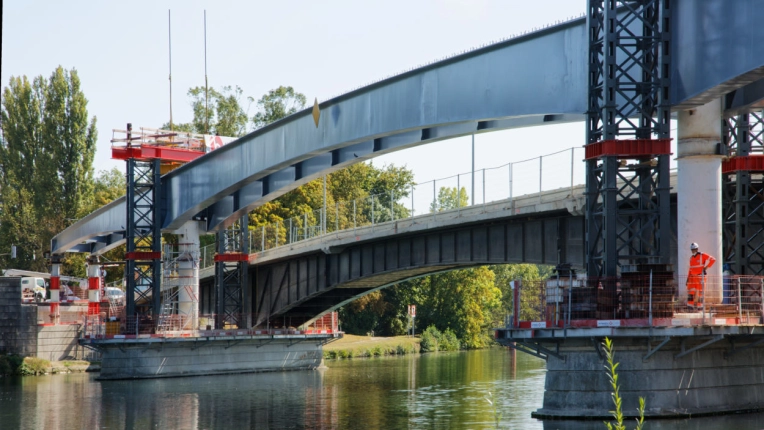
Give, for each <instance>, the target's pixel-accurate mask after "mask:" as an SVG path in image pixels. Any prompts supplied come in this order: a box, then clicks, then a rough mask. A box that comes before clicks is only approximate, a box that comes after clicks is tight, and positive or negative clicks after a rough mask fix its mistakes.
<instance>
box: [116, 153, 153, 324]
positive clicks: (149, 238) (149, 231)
mask: <svg viewBox="0 0 764 430" xmlns="http://www.w3.org/2000/svg"><path fill="white" fill-rule="evenodd" d="M160 185H161V176H160V171H159V160H158V159H157V160H150V161H137V160H135V159H128V160H127V226H126V227H127V229H126V230H127V252H126V253H125V260H126V263H127V264H126V265H125V272H126V273H125V279H126V284H127V288H126V289H127V302H126V309H125V313H126V316H127V317H128V319H132V320H133V321H138V320H139V319H143V318H148V317H150V318H151V324H152V325H156V323H157V318H156V316H157V315H158V314H159V310H160V299H161V297H160V296H161V294H160V284H161V276H162V262H161V256H162V250H161V246H162V243H161V239H162V236H161V230H160V227H161V226H160V223H159V216H158V215H159V214H158V213H157V212H158V210H159V202H158V201H157V199H158V197H159V195H160V193H159V188H160ZM143 324H145V321H144V322H139V325H143ZM127 330H128V332H133V331H136V330H137V328H135V327H128V328H127Z"/></svg>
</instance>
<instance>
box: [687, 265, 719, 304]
mask: <svg viewBox="0 0 764 430" xmlns="http://www.w3.org/2000/svg"><path fill="white" fill-rule="evenodd" d="M714 263H716V259H714V257H712V256H710V255H708V254H704V253H702V252H698V253H697V254H695V255H693V256H691V257H690V272H689V273H688V274H687V304H688V305H692V306H696V305H700V304H701V303H702V301H703V300H702V294H703V281H704V280H703V278H702V277H703V275H705V271H706V269H708V268H709V267H711V266H713V265H714Z"/></svg>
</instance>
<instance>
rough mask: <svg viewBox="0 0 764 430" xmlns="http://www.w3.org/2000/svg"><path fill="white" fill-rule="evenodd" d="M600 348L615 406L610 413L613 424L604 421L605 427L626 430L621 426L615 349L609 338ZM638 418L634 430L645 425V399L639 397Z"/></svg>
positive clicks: (621, 413)
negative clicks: (613, 420) (603, 351)
mask: <svg viewBox="0 0 764 430" xmlns="http://www.w3.org/2000/svg"><path fill="white" fill-rule="evenodd" d="M602 346H603V347H604V349H605V357H606V359H607V363H606V364H605V370H606V371H607V376H608V379H609V380H610V388H612V389H613V391H612V393H610V395H611V397H612V398H613V405H614V406H615V410H613V411H610V414H611V415H612V416H613V418H614V419H615V424H612V423H609V422H607V421H605V426H607V428H608V430H626V426H625V425H624V424H623V410H622V406H623V400H622V399H621V392H620V389H621V386H620V384H619V383H618V364H619V363H618V362H617V361H615V347H614V346H613V341H612V340H610V338H607V337H606V338H605V342H603V343H602ZM638 411H639V418H637V419H636V420H637V426H636V427H635V428H634V429H635V430H642V427H643V425H644V423H645V398H644V397H640V398H639V408H638Z"/></svg>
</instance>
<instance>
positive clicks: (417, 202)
mask: <svg viewBox="0 0 764 430" xmlns="http://www.w3.org/2000/svg"><path fill="white" fill-rule="evenodd" d="M583 158H584V148H582V147H574V148H569V149H566V150H563V151H558V152H555V153H552V154H546V155H542V156H539V157H534V158H529V159H527V160H521V161H516V162H512V163H506V164H504V165H501V166H497V167H491V168H484V169H479V170H476V171H474V172H467V173H460V174H457V175H453V176H448V177H445V178H440V179H435V180H431V181H427V182H422V183H419V184H415V185H412V186H411V187H410V188H409V189H407V190H402V191H401V190H399V191H398V192H396V191H394V190H390V191H385V192H381V193H375V194H370V195H367V196H363V197H359V198H357V199H354V200H350V201H339V202H326V207H325V208H324V207H322V208H319V209H316V210H312V211H308V212H305V213H303V214H301V215H298V216H295V217H292V218H288V219H285V220H281V221H276V222H274V223H271V224H268V225H263V226H259V227H255V226H250V228H249V234H250V237H249V246H250V248H249V250H247V252H248V253H250V254H251V253H256V252H262V251H267V250H269V249H274V248H277V247H280V246H284V245H291V244H294V243H296V242H300V241H304V240H308V239H312V238H315V237H320V236H323V235H327V234H333V233H337V232H340V231H347V230H354V229H358V228H362V227H368V226H372V227H373V226H375V225H378V224H382V223H387V222H391V221H397V220H401V219H406V218H413V217H417V216H437V214H438V213H441V212H445V211H450V210H459V209H461V208H466V207H470V206H479V205H485V204H488V203H491V202H496V201H502V200H508V201H509V202H510V203H511V202H513V201H514V200H515V199H517V198H520V197H527V196H529V195H534V194H537V195H538V196H539V201H540V199H541V194H542V193H543V192H547V191H552V190H568V189H569V190H570V193H572V191H573V188H574V187H575V186H576V185H578V184H583V183H584V182H585V176H584V174H585V166H584V163H583ZM214 255H215V245H214V244H211V245H207V246H205V247H202V249H201V250H200V257H201V261H200V268H202V269H204V268H208V267H211V266H213V265H214Z"/></svg>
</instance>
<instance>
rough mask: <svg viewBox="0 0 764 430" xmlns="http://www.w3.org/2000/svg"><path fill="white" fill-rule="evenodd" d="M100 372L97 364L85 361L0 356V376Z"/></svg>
mask: <svg viewBox="0 0 764 430" xmlns="http://www.w3.org/2000/svg"><path fill="white" fill-rule="evenodd" d="M98 370H100V367H99V366H98V365H97V364H93V363H90V362H87V361H78V360H68V361H48V360H44V359H42V358H37V357H20V356H18V355H0V376H9V375H22V376H36V375H49V374H55V373H74V372H93V371H98Z"/></svg>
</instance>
